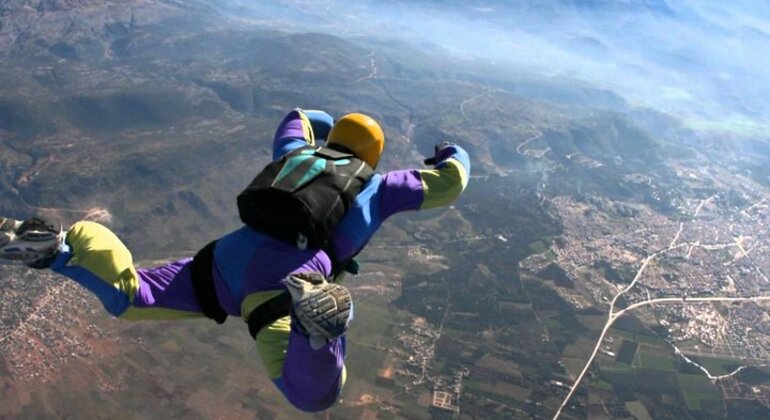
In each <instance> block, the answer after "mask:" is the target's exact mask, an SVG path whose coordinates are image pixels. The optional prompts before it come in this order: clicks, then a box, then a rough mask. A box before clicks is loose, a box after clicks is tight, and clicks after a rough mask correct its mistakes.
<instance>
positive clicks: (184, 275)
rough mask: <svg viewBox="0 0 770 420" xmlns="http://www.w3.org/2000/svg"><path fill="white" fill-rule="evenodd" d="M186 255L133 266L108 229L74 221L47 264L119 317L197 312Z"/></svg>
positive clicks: (182, 315) (164, 316) (194, 314)
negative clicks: (151, 265) (162, 262)
mask: <svg viewBox="0 0 770 420" xmlns="http://www.w3.org/2000/svg"><path fill="white" fill-rule="evenodd" d="M189 261H190V260H189V259H187V260H182V261H177V262H173V263H169V264H166V265H163V266H161V267H158V268H155V269H150V270H137V269H136V268H135V267H134V263H133V259H132V257H131V253H130V252H129V250H128V249H127V248H126V246H125V245H124V244H123V242H121V241H120V239H119V238H118V237H117V236H116V235H115V234H114V233H113V232H112V231H111V230H109V229H108V228H106V227H105V226H103V225H100V224H98V223H95V222H89V221H84V222H78V223H75V224H74V225H73V226H72V227H71V228H70V230H69V231H68V232H67V237H66V239H65V246H64V247H63V249H62V251H61V252H60V254H59V256H58V257H57V258H56V260H54V262H53V263H52V264H51V269H52V270H53V271H55V272H57V273H59V274H62V275H65V276H67V277H69V278H71V279H72V280H75V281H76V282H78V283H80V284H81V285H82V286H83V287H85V288H86V289H88V290H89V291H90V292H91V293H93V294H94V295H95V296H96V297H97V298H98V299H99V300H100V301H101V303H102V305H103V306H104V309H105V310H106V311H107V312H108V313H110V314H111V315H113V316H115V317H120V318H124V319H179V318H193V317H195V318H197V317H201V316H202V314H201V311H200V308H199V306H198V303H197V301H196V300H195V296H194V294H193V293H192V283H191V281H190V276H189V267H188V265H189Z"/></svg>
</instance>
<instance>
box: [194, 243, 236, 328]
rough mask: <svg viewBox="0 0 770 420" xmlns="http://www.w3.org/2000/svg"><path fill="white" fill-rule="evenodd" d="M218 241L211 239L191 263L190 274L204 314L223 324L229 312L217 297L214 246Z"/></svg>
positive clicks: (196, 297) (196, 296)
mask: <svg viewBox="0 0 770 420" xmlns="http://www.w3.org/2000/svg"><path fill="white" fill-rule="evenodd" d="M216 243H217V241H211V242H209V244H208V245H206V246H204V247H203V248H202V249H201V250H200V251H198V253H197V254H195V257H193V260H192V263H190V276H191V278H192V286H193V293H195V299H197V300H198V304H199V305H200V306H201V309H202V310H203V315H205V316H206V317H207V318H211V319H213V320H214V321H216V322H217V324H222V323H224V322H225V320H226V319H227V312H225V310H224V309H222V306H220V305H219V300H218V299H217V290H216V287H215V286H214V276H213V274H212V269H213V267H214V246H216Z"/></svg>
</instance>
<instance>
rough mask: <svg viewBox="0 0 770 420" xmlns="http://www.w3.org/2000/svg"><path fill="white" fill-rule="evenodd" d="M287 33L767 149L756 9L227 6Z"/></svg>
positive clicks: (383, 3) (751, 2) (569, 3)
mask: <svg viewBox="0 0 770 420" xmlns="http://www.w3.org/2000/svg"><path fill="white" fill-rule="evenodd" d="M228 1H229V2H230V3H229V4H230V5H231V6H238V5H240V6H243V7H245V8H246V9H241V11H244V10H248V11H249V12H250V13H252V16H254V17H255V18H264V17H265V16H267V15H270V16H271V17H270V19H273V20H278V21H281V22H283V25H284V26H285V27H286V28H288V29H292V30H303V31H308V32H327V33H332V34H335V35H340V36H377V37H383V38H397V39H401V40H406V41H408V42H413V43H418V44H419V43H424V42H431V43H435V44H438V45H441V46H442V47H444V48H445V49H446V50H447V51H450V52H451V53H452V54H455V55H456V56H457V57H458V59H463V60H469V59H472V60H476V61H478V62H486V63H488V64H489V65H490V66H495V67H496V68H498V69H500V68H503V69H510V71H511V72H512V73H517V74H521V73H531V74H536V75H542V76H544V77H560V78H563V77H567V78H574V79H577V80H580V81H582V82H587V83H590V84H592V85H595V86H597V87H600V88H605V89H610V90H612V91H613V92H615V93H616V94H618V95H620V96H621V97H623V98H625V99H626V100H627V101H628V102H629V103H630V104H632V105H633V106H640V107H649V108H654V109H656V110H659V111H662V112H665V113H668V114H671V115H674V116H676V117H678V118H680V119H681V120H682V121H684V122H685V124H687V125H688V126H690V127H691V128H695V129H698V130H704V131H711V132H728V133H731V134H734V135H743V136H749V137H751V136H761V137H770V134H769V133H770V103H768V100H767V98H770V3H768V2H764V1H760V0H731V1H722V0H669V1H666V0H518V1H503V0H466V1H460V0H447V1H436V0H410V1H406V0H401V1H399V0H359V1H358V2H355V3H352V2H347V1H342V0H330V1H325V2H314V1H309V0H305V1H303V0H295V1H292V0H284V1H276V2H267V3H266V2H258V4H259V5H258V6H254V3H253V2H249V1H247V0H228Z"/></svg>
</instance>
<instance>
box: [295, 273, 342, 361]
mask: <svg viewBox="0 0 770 420" xmlns="http://www.w3.org/2000/svg"><path fill="white" fill-rule="evenodd" d="M286 287H287V288H288V289H289V293H291V301H292V307H291V319H292V324H293V325H295V326H296V327H297V329H298V330H299V331H300V332H301V333H302V334H303V335H305V336H307V337H308V338H309V339H310V347H311V348H312V349H313V350H319V349H321V348H322V347H323V346H325V345H326V343H328V342H329V341H331V340H334V339H335V338H337V337H340V336H342V335H344V334H345V332H347V330H348V325H349V324H350V320H351V319H352V315H353V299H352V297H351V295H350V291H348V289H347V288H346V287H344V286H342V285H339V284H336V283H329V282H327V281H326V279H325V278H324V276H323V275H322V274H321V273H315V272H313V273H301V274H292V275H291V276H289V278H288V279H287V281H286Z"/></svg>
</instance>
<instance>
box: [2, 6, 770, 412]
mask: <svg viewBox="0 0 770 420" xmlns="http://www.w3.org/2000/svg"><path fill="white" fill-rule="evenodd" d="M720 3H721V2H718V1H717V0H706V1H702V2H695V1H689V0H681V1H673V0H671V1H666V0H630V1H612V0H591V1H584V0H582V1H578V0H548V1H522V2H503V1H495V0H479V1H473V2H464V1H463V2H460V1H448V2H436V1H429V0H424V1H414V2H406V1H399V0H366V1H362V2H356V4H355V5H351V4H349V2H344V1H341V0H331V1H326V2H323V5H320V4H317V2H309V1H302V0H291V1H290V0H286V1H274V2H251V1H246V0H227V1H214V0H189V1H178V0H129V1H120V2H110V1H103V0H10V1H4V2H3V3H2V4H1V5H0V81H2V86H1V87H0V215H2V216H8V217H16V218H24V217H26V215H28V214H30V213H39V214H45V215H48V216H52V217H55V218H58V219H60V220H61V221H62V222H63V223H64V224H67V225H68V224H71V223H74V222H75V221H78V220H92V221H97V222H100V223H103V224H105V225H107V226H109V227H110V228H111V229H112V230H113V231H115V232H116V233H117V234H118V235H119V236H120V237H121V238H122V239H123V240H124V242H125V243H126V245H127V246H128V247H129V249H131V251H132V253H133V255H134V258H135V262H136V263H137V265H138V266H140V267H153V266H156V265H158V264H159V263H161V262H163V261H167V260H171V259H175V258H180V257H183V256H192V255H193V254H194V253H195V252H196V251H197V250H198V249H200V248H201V247H202V246H204V245H206V244H207V243H208V242H209V241H210V240H211V239H213V238H216V237H219V236H221V235H222V234H223V233H226V232H229V231H231V230H233V229H235V228H236V227H238V226H239V225H240V224H241V222H240V220H239V219H238V211H237V208H236V205H235V204H236V202H235V197H236V196H237V195H238V193H239V192H240V191H241V190H242V189H243V188H244V187H245V186H246V185H247V184H248V183H249V181H250V180H251V179H252V178H253V177H254V175H255V174H256V173H257V172H258V171H259V170H260V169H261V168H262V167H263V166H264V165H265V164H267V163H268V162H269V161H270V160H271V150H272V149H271V147H272V144H271V141H272V137H273V134H274V131H275V128H276V126H277V124H278V123H279V122H280V120H281V118H283V116H284V114H285V113H286V112H287V110H290V109H292V108H295V107H301V108H304V109H322V110H324V111H326V112H328V113H329V114H331V115H333V116H335V117H340V116H342V115H344V114H346V113H348V112H366V113H369V114H370V115H372V116H374V117H375V118H376V119H377V120H378V121H379V122H380V123H381V125H382V127H383V129H384V131H385V135H386V139H387V140H386V146H385V151H384V153H383V156H382V161H381V162H380V164H379V166H378V168H377V169H378V170H382V171H389V170H396V169H405V168H420V167H424V165H423V159H425V158H426V157H429V156H431V155H432V153H433V147H434V145H436V144H438V143H441V142H444V141H449V142H453V143H457V144H459V145H460V146H462V147H463V148H464V149H465V150H467V151H468V153H469V155H470V157H471V162H472V165H473V172H472V175H471V177H470V181H469V183H468V186H467V189H466V191H465V192H464V194H463V195H462V196H461V198H460V199H459V200H458V201H457V202H456V203H454V205H452V206H450V207H448V208H444V209H440V210H439V209H437V210H430V211H419V212H411V213H407V214H401V215H397V216H394V217H393V218H391V219H390V220H389V221H388V223H386V224H384V225H383V227H382V229H380V232H379V233H377V234H376V235H375V236H374V239H373V240H372V241H371V243H370V244H369V245H368V246H367V248H366V249H365V251H364V252H363V253H361V254H360V255H359V256H358V260H359V262H360V263H361V270H360V273H359V274H358V275H356V276H349V277H348V278H347V279H346V280H345V285H346V286H347V287H348V288H349V289H350V291H351V293H352V294H353V298H354V299H355V305H356V306H355V308H356V310H355V319H354V320H353V322H352V323H351V326H350V331H349V333H348V336H347V340H348V341H347V346H348V356H347V357H348V358H347V361H346V366H347V383H346V385H345V387H344V389H343V392H342V395H341V396H340V399H339V401H338V403H337V404H336V405H335V406H334V407H333V408H331V409H329V410H327V411H326V412H323V413H316V414H310V413H303V412H300V411H297V410H296V409H295V408H293V407H292V406H291V405H290V404H289V403H288V402H286V401H285V399H284V397H283V396H282V395H281V393H280V392H278V391H277V390H276V389H275V386H274V385H273V384H272V383H271V381H270V378H269V377H268V375H267V374H266V373H265V371H264V368H263V367H262V365H261V364H260V363H259V360H258V358H257V349H256V347H255V345H254V342H253V340H252V339H251V337H249V336H248V329H247V327H246V326H245V325H243V324H242V322H241V321H240V320H235V319H230V320H229V321H227V322H226V323H225V324H223V325H217V324H215V323H213V322H211V321H210V320H205V319H199V320H192V321H190V320H188V321H162V322H146V321H139V322H128V321H123V320H116V319H113V318H111V317H110V316H109V315H108V314H106V313H105V312H104V311H103V310H102V308H101V306H100V305H99V302H98V301H97V300H96V299H95V298H94V297H93V296H91V294H89V293H88V292H87V291H85V290H84V289H82V288H81V287H80V286H78V285H77V284H76V283H74V282H72V281H69V280H67V279H66V278H64V277H61V276H58V275H56V274H53V273H49V272H45V273H44V274H40V273H39V272H37V271H33V270H31V269H27V268H20V267H12V266H3V265H0V281H1V282H2V285H3V287H2V288H0V320H2V322H0V388H2V390H3V392H2V393H0V418H6V417H7V418H29V419H33V418H181V417H184V418H271V419H272V418H278V419H298V418H343V419H364V418H365V419H372V418H384V419H391V418H410V419H412V418H413V419H429V418H463V419H471V418H484V419H487V418H534V419H552V418H562V419H582V418H608V419H616V418H635V419H638V420H642V419H650V418H655V419H683V418H685V419H690V418H692V419H710V418H720V419H721V418H729V419H747V418H768V417H770V367H768V366H770V279H768V275H770V235H768V227H769V226H770V212H769V211H768V210H770V134H768V131H767V127H768V124H770V121H768V117H767V115H770V109H769V108H768V105H767V104H766V103H765V101H764V99H763V98H766V97H767V95H768V94H770V91H769V90H768V89H770V88H768V86H770V83H768V82H770V80H768V79H770V74H768V72H767V70H766V69H767V68H768V67H767V65H768V64H770V62H767V59H766V58H763V57H758V55H759V54H758V53H756V51H762V50H761V48H770V24H769V23H768V22H770V9H768V8H767V7H765V6H758V5H756V4H754V3H752V2H748V1H739V2H736V3H735V4H734V5H732V6H722V5H720ZM406 10H408V11H409V13H405V11H406ZM629 22H635V24H634V25H631V26H624V25H629ZM695 40H703V42H701V43H696V42H695ZM707 44H708V45H711V46H712V47H713V48H714V49H713V50H710V49H709V47H705V46H703V45H707ZM716 51H718V53H717V52H716ZM752 51H754V53H752ZM763 66H764V67H763ZM752 81H753V82H752Z"/></svg>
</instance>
